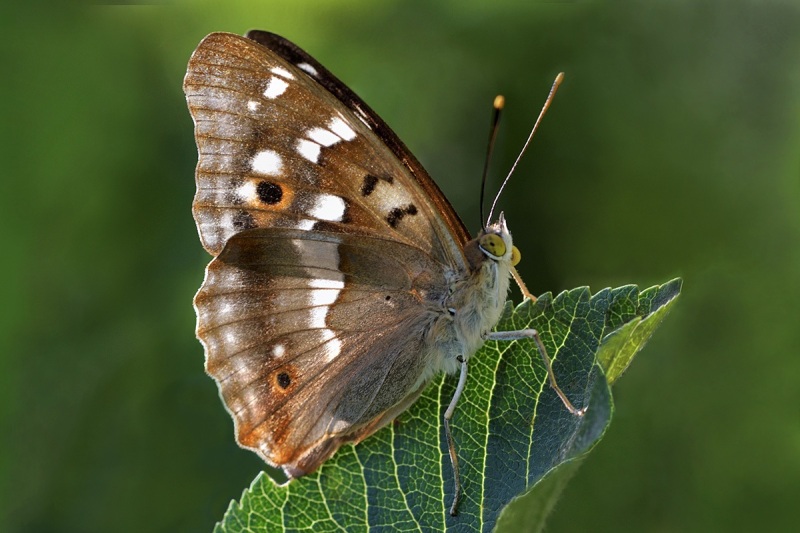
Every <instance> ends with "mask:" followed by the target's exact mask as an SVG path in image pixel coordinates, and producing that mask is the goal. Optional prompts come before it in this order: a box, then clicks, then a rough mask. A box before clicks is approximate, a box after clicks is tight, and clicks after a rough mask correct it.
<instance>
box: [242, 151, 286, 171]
mask: <svg viewBox="0 0 800 533" xmlns="http://www.w3.org/2000/svg"><path fill="white" fill-rule="evenodd" d="M250 168H252V169H253V172H258V173H259V174H266V175H267V176H277V175H278V174H280V173H281V170H282V169H283V160H282V159H281V156H280V155H278V153H277V152H275V151H274V150H262V151H260V152H258V153H257V154H256V155H255V156H253V160H252V161H251V162H250Z"/></svg>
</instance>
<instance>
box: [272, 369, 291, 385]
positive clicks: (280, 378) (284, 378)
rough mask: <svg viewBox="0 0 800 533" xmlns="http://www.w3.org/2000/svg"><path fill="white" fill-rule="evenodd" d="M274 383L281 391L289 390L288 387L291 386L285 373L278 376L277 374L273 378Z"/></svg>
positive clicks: (289, 378)
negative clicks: (275, 382)
mask: <svg viewBox="0 0 800 533" xmlns="http://www.w3.org/2000/svg"><path fill="white" fill-rule="evenodd" d="M275 381H277V383H278V386H279V387H280V388H282V389H287V388H289V385H291V384H292V378H291V377H289V374H287V373H286V372H281V373H280V374H278V375H277V377H276V378H275Z"/></svg>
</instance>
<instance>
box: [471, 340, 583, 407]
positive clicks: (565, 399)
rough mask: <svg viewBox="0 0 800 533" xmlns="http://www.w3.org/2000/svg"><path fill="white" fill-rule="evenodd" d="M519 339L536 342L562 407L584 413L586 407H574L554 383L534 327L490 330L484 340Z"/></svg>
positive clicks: (547, 358) (548, 361)
mask: <svg viewBox="0 0 800 533" xmlns="http://www.w3.org/2000/svg"><path fill="white" fill-rule="evenodd" d="M520 339H533V342H535V343H536V347H537V348H538V350H539V355H541V356H542V360H543V361H544V366H545V368H547V375H548V376H549V377H550V387H552V389H553V390H554V391H556V394H558V397H559V398H561V401H562V402H563V403H564V407H566V408H567V410H568V411H569V412H570V413H572V414H573V415H575V416H583V415H584V414H585V413H586V407H582V408H580V409H577V408H575V406H574V405H572V402H570V401H569V399H568V398H567V395H566V394H564V392H563V391H562V390H561V388H560V387H559V386H558V383H556V375H555V373H554V372H553V365H552V364H551V362H550V357H549V356H548V355H547V350H546V349H545V347H544V344H543V343H542V339H540V338H539V333H538V332H537V331H536V330H535V329H520V330H517V331H492V332H490V333H489V334H487V335H486V340H490V341H515V340H520Z"/></svg>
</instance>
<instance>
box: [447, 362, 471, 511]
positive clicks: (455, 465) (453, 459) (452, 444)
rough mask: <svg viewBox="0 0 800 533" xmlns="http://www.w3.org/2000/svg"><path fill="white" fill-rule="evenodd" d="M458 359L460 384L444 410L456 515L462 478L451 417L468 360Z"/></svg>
mask: <svg viewBox="0 0 800 533" xmlns="http://www.w3.org/2000/svg"><path fill="white" fill-rule="evenodd" d="M458 361H459V362H460V363H461V375H460V376H459V377H458V386H457V387H456V392H455V393H454V394H453V399H452V400H450V405H449V406H448V407H447V411H445V412H444V432H445V435H447V449H448V451H449V452H450V463H451V464H452V465H453V480H454V485H455V493H454V494H453V505H452V506H451V507H450V516H456V514H457V512H458V500H459V499H460V498H461V479H460V477H459V475H458V456H457V455H456V443H455V441H454V440H453V434H452V433H451V432H450V419H451V418H453V413H454V412H455V410H456V404H457V403H458V399H459V398H460V397H461V393H462V392H463V391H464V385H465V384H466V383H467V360H466V359H464V358H463V357H461V356H460V355H459V356H458Z"/></svg>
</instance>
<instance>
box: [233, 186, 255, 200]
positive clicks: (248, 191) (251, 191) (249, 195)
mask: <svg viewBox="0 0 800 533" xmlns="http://www.w3.org/2000/svg"><path fill="white" fill-rule="evenodd" d="M236 196H238V197H239V198H241V199H242V200H243V201H244V202H246V203H253V202H255V201H256V199H257V197H258V195H257V194H256V184H255V183H253V182H252V181H245V182H244V183H243V184H242V185H240V186H239V188H238V189H236Z"/></svg>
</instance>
